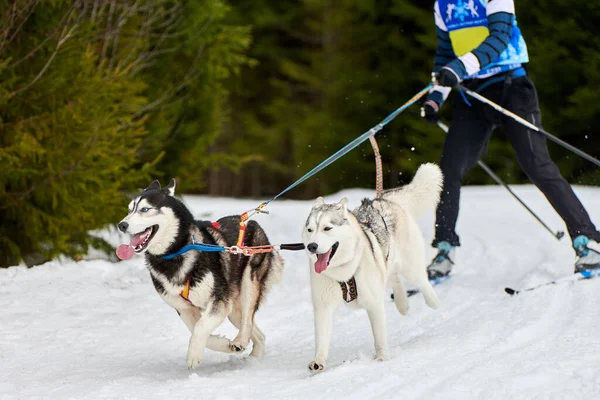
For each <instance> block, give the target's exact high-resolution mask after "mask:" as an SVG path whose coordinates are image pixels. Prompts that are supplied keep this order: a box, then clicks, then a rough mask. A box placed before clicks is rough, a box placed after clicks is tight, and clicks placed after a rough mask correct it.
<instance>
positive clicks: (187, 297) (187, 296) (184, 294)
mask: <svg viewBox="0 0 600 400" xmlns="http://www.w3.org/2000/svg"><path fill="white" fill-rule="evenodd" d="M191 282H192V276H191V275H190V277H189V278H188V279H187V281H186V282H185V286H184V287H183V289H182V290H181V292H180V293H179V295H180V296H181V297H183V299H184V300H185V301H187V302H188V303H191V301H190V283H191Z"/></svg>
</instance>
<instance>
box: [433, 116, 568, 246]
mask: <svg viewBox="0 0 600 400" xmlns="http://www.w3.org/2000/svg"><path fill="white" fill-rule="evenodd" d="M437 124H438V126H439V127H440V128H442V130H443V131H444V132H446V133H448V126H446V124H444V123H443V122H442V121H438V123H437ZM477 164H478V165H479V166H480V167H481V168H483V170H484V171H485V172H487V173H488V175H489V176H491V177H492V179H493V180H495V181H496V183H497V184H499V185H502V186H504V187H505V188H506V190H508V192H509V193H510V194H512V195H513V197H514V198H515V199H517V200H518V201H519V203H521V205H522V206H523V207H525V209H526V210H527V211H529V213H530V214H531V215H533V216H534V217H535V219H537V220H538V222H539V223H540V224H542V226H543V227H544V228H546V230H547V231H548V232H550V234H551V235H552V236H554V238H556V239H557V240H560V239H562V237H563V236H564V235H565V233H564V232H563V231H558V232H556V233H554V231H552V229H550V227H549V226H548V225H546V224H545V223H544V221H542V219H541V218H540V217H538V216H537V214H536V213H534V212H533V210H532V209H531V208H529V207H528V206H527V204H525V202H524V201H523V200H521V198H520V197H519V196H517V194H516V193H515V192H514V191H513V190H512V189H511V188H510V186H508V185H507V184H506V183H505V182H504V181H503V180H502V179H500V177H499V176H498V175H496V174H495V173H494V171H492V170H491V168H490V167H488V166H487V165H486V164H485V163H484V162H483V161H481V160H479V161H477Z"/></svg>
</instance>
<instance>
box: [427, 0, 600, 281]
mask: <svg viewBox="0 0 600 400" xmlns="http://www.w3.org/2000/svg"><path fill="white" fill-rule="evenodd" d="M466 8H469V10H470V11H471V13H470V14H469V13H467V12H466ZM440 10H445V12H446V16H447V18H446V20H445V21H444V19H443V18H442V14H441V12H440ZM434 18H435V24H436V31H437V37H438V47H437V51H436V53H435V58H434V67H433V72H434V73H436V74H437V84H436V85H435V86H434V87H433V88H432V90H431V91H430V93H429V95H428V97H427V100H426V101H425V103H424V104H423V108H422V115H423V116H424V118H425V119H426V120H427V121H429V122H433V123H437V122H438V121H439V116H438V112H439V109H440V107H441V106H442V104H443V103H444V101H445V100H446V98H447V97H448V95H449V94H450V92H451V90H452V88H453V87H456V86H457V85H458V84H459V83H461V84H462V85H464V86H466V87H467V88H469V89H470V90H472V91H475V92H478V93H480V94H481V95H482V96H484V97H487V98H488V99H490V100H491V101H493V102H495V103H497V104H500V105H501V106H503V107H504V108H506V109H508V110H510V111H512V112H513V113H515V114H517V115H519V116H520V117H522V118H524V119H526V120H527V121H529V122H531V123H533V124H535V125H536V126H538V127H539V126H541V113H540V109H539V104H538V98H537V93H536V89H535V86H534V85H533V83H532V81H531V80H530V79H529V76H528V74H527V71H526V70H525V67H524V64H526V63H527V62H528V61H529V57H528V54H527V46H526V44H525V40H524V38H523V36H522V35H521V32H520V30H519V28H518V26H517V21H516V16H515V5H514V2H513V0H493V1H492V0H490V1H487V0H479V1H477V2H473V1H470V2H469V3H468V7H465V5H464V3H463V0H437V1H436V2H435V5H434ZM457 92H458V93H457ZM450 100H451V105H452V121H451V126H450V130H449V132H448V134H447V136H446V139H445V142H444V147H443V150H442V156H441V161H440V166H441V168H442V171H443V173H444V189H443V190H442V196H441V200H440V203H439V205H438V208H437V211H436V229H435V238H434V240H433V243H432V245H433V246H434V247H436V248H437V250H438V253H437V255H436V256H435V257H434V259H433V260H432V262H431V264H430V265H429V267H428V273H429V278H430V279H435V278H440V277H443V276H446V275H448V274H449V273H450V271H451V269H452V264H453V261H452V260H453V257H454V253H455V248H456V247H457V246H460V240H459V237H458V235H457V233H456V231H455V227H456V221H457V218H458V208H459V198H460V187H461V181H462V178H463V176H464V175H465V174H466V173H467V172H468V171H469V170H470V169H471V168H472V167H473V166H474V165H475V163H477V161H479V159H480V158H481V157H482V155H483V153H484V152H485V150H486V148H487V142H488V140H489V138H490V135H491V133H492V130H493V129H494V128H495V127H497V126H502V127H503V128H504V130H505V132H506V135H507V136H508V139H509V140H510V142H511V144H512V146H513V148H514V150H515V153H516V156H517V160H518V162H519V165H520V166H521V168H522V170H523V171H524V172H525V173H526V174H527V176H528V177H529V179H530V180H531V181H532V182H533V183H534V184H535V185H536V186H537V187H538V188H539V189H540V190H541V191H542V192H543V193H544V195H545V196H546V198H547V199H548V201H549V202H550V203H551V205H552V206H553V207H554V209H555V210H556V212H557V213H558V214H559V215H560V216H561V218H562V219H563V221H564V222H565V224H566V226H567V229H568V232H569V235H570V236H571V239H572V241H573V248H574V249H575V253H576V259H575V272H580V271H582V270H586V269H595V268H600V245H599V243H598V242H600V232H598V230H597V229H596V227H595V226H594V224H593V223H592V221H591V220H590V217H589V215H588V213H587V211H586V210H585V208H584V207H583V205H582V204H581V202H580V201H579V199H578V198H577V196H576V195H575V193H574V192H573V189H572V188H571V186H570V185H569V184H568V183H567V182H566V181H565V179H564V178H563V177H562V176H561V174H560V171H559V170H558V168H557V167H556V165H555V164H554V162H553V161H552V160H551V159H550V155H549V154H548V148H547V145H546V139H545V137H544V136H543V135H542V134H540V133H538V132H534V131H532V130H530V129H528V128H527V127H525V126H523V125H522V124H520V123H518V122H517V121H515V120H513V119H511V118H509V117H507V116H504V115H502V114H501V113H499V112H497V111H495V110H493V109H492V108H491V107H489V106H486V105H484V104H483V103H481V102H479V101H477V100H474V99H468V98H467V97H466V95H465V94H464V93H463V92H461V91H460V90H458V91H454V93H452V96H451V99H450Z"/></svg>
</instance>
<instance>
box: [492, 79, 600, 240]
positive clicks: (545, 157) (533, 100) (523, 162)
mask: <svg viewBox="0 0 600 400" xmlns="http://www.w3.org/2000/svg"><path fill="white" fill-rule="evenodd" d="M506 93H507V96H506V99H505V101H504V103H505V107H506V108H507V109H508V110H511V111H512V112H514V113H515V114H517V115H519V116H520V117H522V118H524V119H525V120H527V121H529V122H531V123H533V124H534V125H536V126H541V113H540V109H539V104H538V97H537V93H536V90H535V87H534V85H533V83H532V82H531V80H530V79H529V78H528V77H522V78H517V79H514V80H513V82H512V85H511V87H510V90H508V91H507V92H506ZM502 124H503V126H504V131H505V132H506V135H507V136H508V139H509V140H510V142H511V144H512V146H513V148H514V150H515V153H516V156H517V160H518V162H519V165H520V166H521V168H522V169H523V172H525V174H527V176H528V177H529V179H530V180H531V181H532V182H533V183H534V184H535V185H536V186H537V187H538V188H539V189H540V190H541V191H542V193H544V195H545V196H546V198H547V199H548V201H549V202H550V204H551V205H552V207H554V209H555V210H556V212H557V213H558V214H559V215H560V216H561V218H562V219H563V221H564V222H565V224H566V225H567V229H568V231H569V234H570V235H571V238H575V237H577V236H579V235H585V236H588V237H589V238H591V239H595V240H597V241H598V240H600V233H598V231H597V230H596V227H595V226H594V224H593V223H592V221H591V220H590V217H589V215H588V213H587V211H586V210H585V208H584V207H583V205H582V204H581V202H580V201H579V199H578V198H577V196H576V195H575V193H574V192H573V189H572V188H571V185H569V183H568V182H567V181H566V180H565V179H564V178H563V177H562V175H561V174H560V171H559V169H558V167H557V166H556V164H554V162H553V161H552V159H551V158H550V155H549V153H548V146H547V143H546V137H545V136H544V135H542V134H541V133H538V132H535V131H532V130H530V129H528V128H527V127H526V126H524V125H522V124H520V123H519V122H517V121H515V120H514V119H512V118H510V117H508V116H503V117H502Z"/></svg>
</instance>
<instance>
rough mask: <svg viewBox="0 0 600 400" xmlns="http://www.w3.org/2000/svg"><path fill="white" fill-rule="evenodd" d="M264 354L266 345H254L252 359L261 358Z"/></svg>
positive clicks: (251, 353)
mask: <svg viewBox="0 0 600 400" xmlns="http://www.w3.org/2000/svg"><path fill="white" fill-rule="evenodd" d="M264 354H265V346H264V345H262V344H256V343H254V344H253V345H252V351H251V352H250V355H251V356H252V357H258V358H261V357H262V356H263V355H264Z"/></svg>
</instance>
